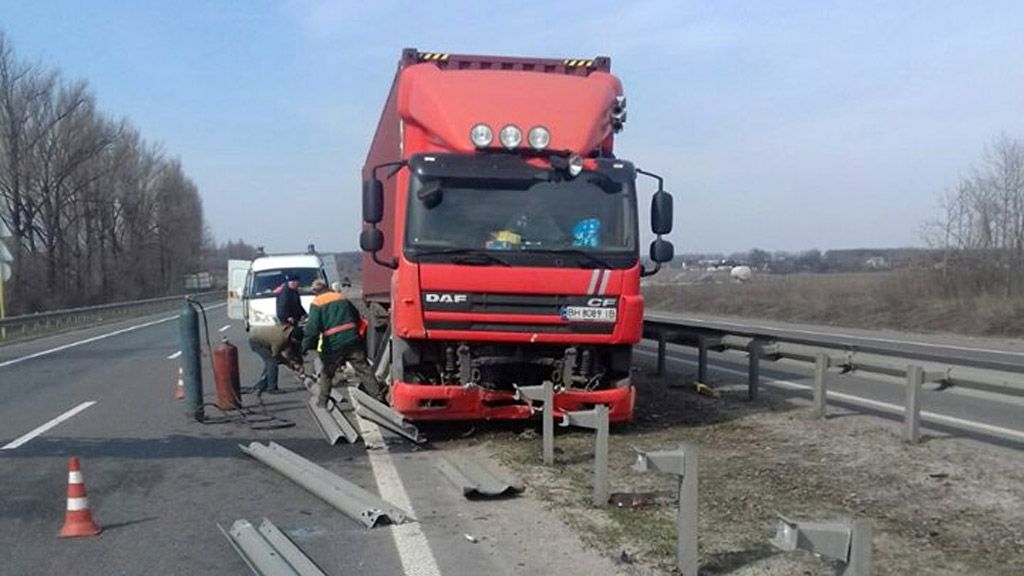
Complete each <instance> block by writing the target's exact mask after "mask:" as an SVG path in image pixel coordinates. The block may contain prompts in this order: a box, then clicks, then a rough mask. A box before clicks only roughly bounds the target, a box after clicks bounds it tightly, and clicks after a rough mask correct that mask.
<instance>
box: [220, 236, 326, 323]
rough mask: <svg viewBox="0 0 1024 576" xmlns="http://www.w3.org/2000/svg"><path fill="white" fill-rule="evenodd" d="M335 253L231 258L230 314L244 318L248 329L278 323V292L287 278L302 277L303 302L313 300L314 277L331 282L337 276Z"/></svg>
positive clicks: (236, 317)
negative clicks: (323, 255)
mask: <svg viewBox="0 0 1024 576" xmlns="http://www.w3.org/2000/svg"><path fill="white" fill-rule="evenodd" d="M334 268H335V266H334V258H333V257H327V258H324V257H321V255H319V254H316V253H307V254H282V255H267V256H259V257H257V258H255V259H254V260H251V261H249V260H229V261H228V318H231V319H234V320H243V321H244V322H245V329H246V330H247V331H248V330H249V329H250V328H253V327H260V326H273V325H275V324H278V323H279V321H278V318H277V294H278V292H280V290H281V288H282V286H283V285H284V284H285V279H286V278H287V277H289V276H295V277H297V278H298V279H299V295H300V297H301V300H302V306H303V308H305V309H306V311H307V312H308V311H309V306H310V304H311V303H312V302H313V293H312V291H311V289H312V286H313V281H314V280H317V279H321V280H323V281H325V282H327V283H328V284H330V283H331V282H334V281H335V280H336V279H337V273H336V272H335V273H332V271H333V270H334Z"/></svg>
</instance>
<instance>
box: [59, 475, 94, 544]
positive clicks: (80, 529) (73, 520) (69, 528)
mask: <svg viewBox="0 0 1024 576" xmlns="http://www.w3.org/2000/svg"><path fill="white" fill-rule="evenodd" d="M101 530H103V529H102V528H100V527H99V525H97V524H96V523H95V522H93V520H92V510H90V509H89V497H88V496H86V494H85V482H83V481H82V471H81V470H80V469H79V468H78V457H72V458H71V462H70V464H69V465H68V509H67V512H66V513H65V515H64V527H63V528H61V529H60V534H59V536H60V537H61V538H71V537H73V536H95V535H97V534H99V533H100V531H101Z"/></svg>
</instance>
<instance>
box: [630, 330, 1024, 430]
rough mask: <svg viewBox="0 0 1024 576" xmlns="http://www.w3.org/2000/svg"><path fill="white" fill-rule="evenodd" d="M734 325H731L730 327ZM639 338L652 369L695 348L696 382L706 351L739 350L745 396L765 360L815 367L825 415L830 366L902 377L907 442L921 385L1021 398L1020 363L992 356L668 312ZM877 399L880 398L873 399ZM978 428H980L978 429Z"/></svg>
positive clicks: (754, 389) (752, 391) (917, 417)
mask: <svg viewBox="0 0 1024 576" xmlns="http://www.w3.org/2000/svg"><path fill="white" fill-rule="evenodd" d="M732 326H735V327H732ZM644 338H647V339H651V340H655V341H657V343H658V354H657V373H658V374H659V375H661V374H663V373H664V372H665V354H666V346H667V344H670V343H671V344H680V345H684V346H689V347H693V348H696V349H697V377H696V378H697V381H699V382H701V383H706V382H707V373H708V372H707V371H708V351H716V352H721V351H727V350H731V351H738V352H742V353H745V354H746V355H747V366H748V370H747V390H748V392H747V395H748V398H749V399H750V400H756V399H757V396H758V388H759V384H760V379H761V376H760V364H761V361H762V360H765V361H771V362H774V361H779V360H789V361H794V362H802V363H809V364H813V366H814V386H813V392H814V404H813V406H814V410H815V411H816V413H817V415H818V416H819V417H824V416H825V415H826V397H827V382H826V375H827V374H828V372H829V371H830V370H836V371H838V373H840V374H857V375H859V376H867V377H889V378H892V377H896V378H904V379H905V380H906V402H905V405H904V407H903V414H904V425H905V430H904V436H905V439H906V440H907V441H909V442H917V441H919V440H920V436H921V432H920V425H921V388H922V386H923V385H924V384H925V383H929V382H931V383H937V384H939V386H940V387H941V388H948V387H953V386H957V387H962V388H970V389H974V390H982V391H985V392H989V393H995V394H1002V395H1007V396H1020V397H1024V366H1014V365H1010V364H1006V365H1005V366H997V367H993V366H994V365H993V363H992V362H991V361H983V360H979V361H977V364H980V365H983V366H985V367H983V368H982V367H977V366H974V365H971V364H972V361H971V360H968V359H964V358H952V359H951V358H948V357H946V356H943V355H941V354H929V353H923V352H919V351H915V352H912V353H908V352H906V351H898V350H893V349H887V348H885V347H884V346H880V345H871V346H862V345H853V344H842V343H838V342H836V341H835V338H834V337H830V338H826V339H821V340H816V339H815V338H813V337H808V336H800V337H792V338H791V337H787V336H784V335H780V334H777V333H772V334H768V333H763V332H758V331H757V330H754V329H749V330H748V329H745V328H744V327H742V326H741V325H738V324H737V325H734V324H731V323H730V327H725V326H715V325H714V323H713V322H705V321H687V320H685V319H675V318H672V317H671V316H669V315H664V316H662V315H658V314H657V313H654V314H648V316H647V317H646V318H645V319H644ZM878 404H881V403H878ZM982 431H983V430H982Z"/></svg>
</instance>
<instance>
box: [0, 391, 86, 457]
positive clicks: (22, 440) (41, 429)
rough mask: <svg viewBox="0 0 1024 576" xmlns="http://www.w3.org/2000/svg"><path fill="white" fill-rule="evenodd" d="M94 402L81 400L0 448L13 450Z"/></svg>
mask: <svg viewBox="0 0 1024 576" xmlns="http://www.w3.org/2000/svg"><path fill="white" fill-rule="evenodd" d="M95 403H96V401H95V400H90V401H88V402H82V403H81V404H79V405H78V406H75V407H74V408H72V409H71V410H68V411H67V412H65V413H63V414H61V415H60V416H57V417H56V418H54V419H53V420H50V421H49V422H47V423H46V424H43V425H42V426H40V427H38V428H36V429H35V430H32V431H31V432H29V433H28V434H25V435H24V436H22V437H20V438H18V439H16V440H12V441H11V442H8V443H7V444H5V445H4V446H3V448H0V450H14V449H15V448H17V447H18V446H21V445H22V444H24V443H26V442H28V441H29V440H31V439H33V438H35V437H36V436H39V435H40V434H43V433H44V432H46V431H47V430H50V429H51V428H55V427H57V426H58V425H59V424H60V423H61V422H64V421H65V420H67V419H69V418H71V417H72V416H74V415H75V414H78V413H79V412H81V411H82V410H85V409H86V408H88V407H89V406H92V405H93V404H95Z"/></svg>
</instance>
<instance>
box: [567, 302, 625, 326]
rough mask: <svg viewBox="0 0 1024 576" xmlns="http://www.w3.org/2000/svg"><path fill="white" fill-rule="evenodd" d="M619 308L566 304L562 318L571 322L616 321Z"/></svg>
mask: <svg viewBox="0 0 1024 576" xmlns="http://www.w3.org/2000/svg"><path fill="white" fill-rule="evenodd" d="M617 317H618V310H616V309H615V308H591V307H589V306H564V307H563V308H562V319H563V320H568V321H569V322H615V320H616V318H617Z"/></svg>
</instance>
